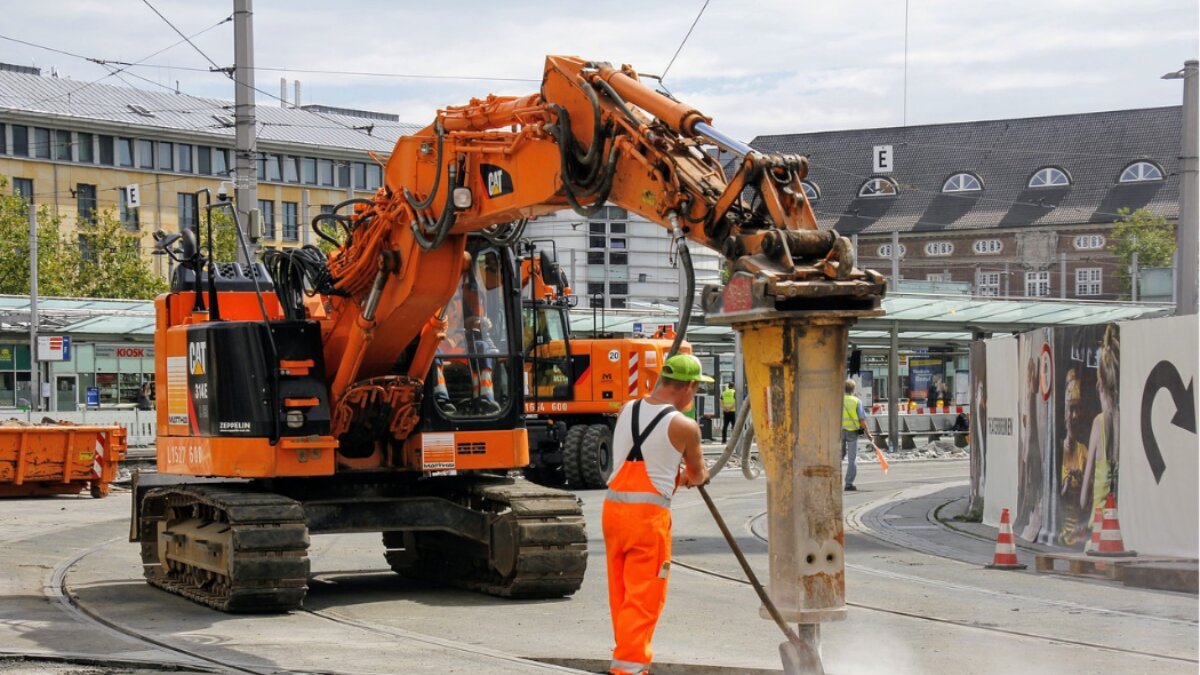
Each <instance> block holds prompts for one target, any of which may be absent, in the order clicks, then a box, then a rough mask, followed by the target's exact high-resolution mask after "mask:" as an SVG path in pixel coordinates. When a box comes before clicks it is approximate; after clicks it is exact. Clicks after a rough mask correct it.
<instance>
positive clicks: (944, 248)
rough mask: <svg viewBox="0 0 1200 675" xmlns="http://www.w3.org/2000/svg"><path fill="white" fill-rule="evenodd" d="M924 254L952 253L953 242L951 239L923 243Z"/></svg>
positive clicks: (943, 254)
mask: <svg viewBox="0 0 1200 675" xmlns="http://www.w3.org/2000/svg"><path fill="white" fill-rule="evenodd" d="M925 255H928V256H947V255H954V242H952V241H931V242H929V243H927V244H925Z"/></svg>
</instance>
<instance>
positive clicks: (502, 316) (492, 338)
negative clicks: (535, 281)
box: [433, 247, 515, 421]
mask: <svg viewBox="0 0 1200 675" xmlns="http://www.w3.org/2000/svg"><path fill="white" fill-rule="evenodd" d="M468 251H469V252H471V254H472V259H471V263H470V264H469V265H467V266H466V268H465V269H464V270H463V275H462V279H461V280H460V282H459V285H458V288H457V289H456V290H455V293H454V297H452V298H451V299H450V302H449V303H448V304H447V305H446V310H445V317H446V337H445V339H443V340H442V342H441V344H440V345H438V355H437V358H436V360H435V361H434V366H433V367H434V377H435V380H434V389H433V396H434V402H435V403H436V404H437V407H438V409H439V410H440V411H441V412H442V414H443V415H444V416H446V417H447V418H450V419H452V420H456V421H463V420H468V419H474V418H493V417H497V416H499V415H501V414H502V413H503V412H504V411H505V410H508V409H509V407H510V405H511V403H512V398H513V395H512V392H513V388H512V386H511V382H512V377H513V375H512V372H513V366H512V364H513V363H514V361H515V355H514V354H513V353H512V350H511V349H510V345H511V340H510V337H509V330H510V322H509V320H508V316H509V311H510V310H509V308H508V303H509V302H510V300H509V294H508V293H506V292H505V288H506V282H507V280H508V279H509V278H511V275H506V274H505V273H504V266H505V265H506V264H508V263H507V259H506V257H505V256H504V255H503V254H502V253H501V252H500V251H499V250H498V249H495V248H484V249H480V250H472V249H471V247H469V248H468Z"/></svg>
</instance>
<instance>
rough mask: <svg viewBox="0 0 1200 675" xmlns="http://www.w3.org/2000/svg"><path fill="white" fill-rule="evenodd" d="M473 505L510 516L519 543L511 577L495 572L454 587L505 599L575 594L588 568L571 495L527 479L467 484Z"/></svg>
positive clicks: (580, 521) (458, 581) (459, 581)
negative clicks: (515, 528) (514, 522)
mask: <svg viewBox="0 0 1200 675" xmlns="http://www.w3.org/2000/svg"><path fill="white" fill-rule="evenodd" d="M470 493H471V497H472V501H474V502H476V503H481V505H482V507H483V508H484V510H486V511H489V512H491V513H497V514H503V513H511V517H513V518H515V519H516V527H517V537H516V541H517V542H518V544H519V548H518V552H517V560H516V564H515V566H514V570H513V573H512V575H511V576H509V577H507V578H501V576H500V575H499V574H498V573H497V572H495V571H494V570H489V572H487V573H477V574H475V575H473V576H468V577H464V578H460V579H456V580H453V581H452V583H453V584H454V585H456V586H459V587H461V588H466V589H470V590H474V591H479V592H481V593H486V594H488V595H496V596H500V597H507V598H558V597H563V596H567V595H571V594H573V593H574V592H575V591H577V590H579V587H580V586H581V585H582V584H583V575H584V572H585V571H586V570H587V532H586V530H585V528H584V520H583V511H582V510H581V509H580V507H579V501H578V500H577V499H576V498H575V495H573V494H571V493H570V492H566V491H563V490H555V489H554V488H548V487H543V486H541V485H536V484H534V483H530V482H528V481H525V480H519V481H515V482H512V483H492V484H488V483H480V484H477V485H472V486H470Z"/></svg>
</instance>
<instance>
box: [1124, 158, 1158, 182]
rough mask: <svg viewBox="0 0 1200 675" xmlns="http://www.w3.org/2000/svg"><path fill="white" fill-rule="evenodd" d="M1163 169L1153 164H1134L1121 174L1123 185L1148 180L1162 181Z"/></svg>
mask: <svg viewBox="0 0 1200 675" xmlns="http://www.w3.org/2000/svg"><path fill="white" fill-rule="evenodd" d="M1162 179H1163V172H1162V169H1160V168H1158V165H1157V164H1154V163H1152V162H1134V163H1133V164H1130V165H1129V166H1127V167H1125V170H1124V171H1122V172H1121V178H1120V179H1119V182H1121V183H1141V182H1143V181H1148V180H1162Z"/></svg>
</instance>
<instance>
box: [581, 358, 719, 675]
mask: <svg viewBox="0 0 1200 675" xmlns="http://www.w3.org/2000/svg"><path fill="white" fill-rule="evenodd" d="M712 381H713V379H712V378H711V377H708V376H706V375H704V374H703V372H701V367H700V360H699V359H697V358H696V357H695V356H693V355H691V354H676V355H675V356H672V357H671V358H669V359H667V360H666V362H665V363H663V366H662V371H661V373H660V375H659V378H658V384H657V385H656V386H655V387H654V392H653V393H651V394H650V396H649V397H648V398H645V399H642V400H638V401H631V402H630V403H627V404H626V405H625V407H624V408H623V409H622V410H621V414H620V416H618V417H617V424H616V429H615V430H614V432H613V459H614V463H613V472H612V478H610V479H609V481H608V493H607V495H606V496H605V498H604V511H603V518H602V522H603V530H604V548H605V553H606V556H607V559H608V603H609V611H610V612H611V613H612V622H613V636H614V639H615V641H616V647H614V648H613V656H612V663H611V664H610V667H609V672H610V673H613V674H615V675H633V674H637V673H649V672H650V662H651V660H652V657H653V654H652V651H651V648H650V641H651V639H652V638H653V636H654V628H655V626H656V625H657V624H658V618H659V616H660V615H661V614H662V610H663V605H664V604H665V603H666V600H667V576H668V573H669V572H670V568H671V497H672V496H673V495H674V494H675V490H676V489H677V488H678V487H679V486H680V485H682V486H684V487H693V486H696V485H703V484H704V483H706V482H708V469H707V468H706V467H705V466H704V458H703V456H702V454H701V450H700V427H699V426H698V425H697V424H696V422H695V420H692V419H690V418H688V417H687V416H686V415H684V414H683V411H684V410H686V409H687V408H689V407H690V406H691V405H692V399H693V398H694V397H695V395H696V390H697V389H698V388H699V387H700V383H702V382H712Z"/></svg>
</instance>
